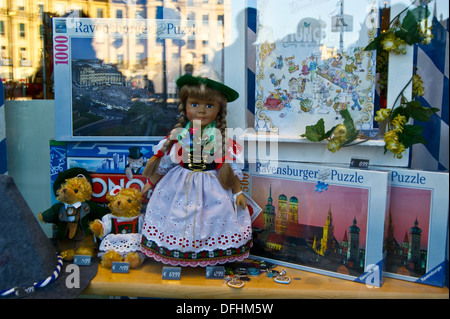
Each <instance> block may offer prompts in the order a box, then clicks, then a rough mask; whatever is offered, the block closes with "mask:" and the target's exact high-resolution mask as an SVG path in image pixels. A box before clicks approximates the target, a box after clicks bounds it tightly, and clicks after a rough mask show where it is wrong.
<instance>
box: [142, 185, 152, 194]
mask: <svg viewBox="0 0 450 319" xmlns="http://www.w3.org/2000/svg"><path fill="white" fill-rule="evenodd" d="M151 189H152V186H151V185H150V184H149V183H148V182H147V183H145V185H144V187H142V195H147V193H148V191H149V190H151Z"/></svg>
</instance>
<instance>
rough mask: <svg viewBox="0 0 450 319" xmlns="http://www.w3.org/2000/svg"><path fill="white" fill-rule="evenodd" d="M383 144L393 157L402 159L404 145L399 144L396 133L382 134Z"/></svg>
mask: <svg viewBox="0 0 450 319" xmlns="http://www.w3.org/2000/svg"><path fill="white" fill-rule="evenodd" d="M384 142H385V143H386V149H388V150H390V151H391V152H392V153H393V154H394V157H396V158H402V157H403V155H402V154H403V152H405V150H406V148H405V145H403V144H402V143H400V142H399V139H398V135H397V132H395V131H389V132H386V133H385V134H384Z"/></svg>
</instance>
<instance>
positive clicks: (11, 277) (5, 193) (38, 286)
mask: <svg viewBox="0 0 450 319" xmlns="http://www.w3.org/2000/svg"><path fill="white" fill-rule="evenodd" d="M69 266H70V267H73V266H74V265H73V264H68V263H65V262H64V263H63V262H62V258H60V257H59V256H58V255H57V251H56V248H55V245H54V244H53V243H52V240H51V239H49V238H48V237H47V236H46V235H45V233H44V231H43V230H42V228H41V226H40V225H39V222H38V221H37V219H36V217H35V216H34V214H33V212H32V211H31V209H30V207H29V206H28V205H27V203H26V201H25V199H24V198H23V197H22V195H21V194H20V192H19V190H18V188H17V186H16V184H15V183H14V180H13V178H12V177H11V176H7V175H0V301H1V300H2V299H4V298H17V294H18V295H19V297H24V298H39V299H72V298H76V297H77V296H78V295H79V294H80V293H82V292H83V290H84V289H85V288H86V287H87V286H88V285H89V283H90V282H91V281H92V279H93V278H94V277H95V275H96V274H97V269H98V263H97V261H96V260H95V259H92V260H91V265H90V266H82V267H81V266H80V267H78V270H79V273H78V274H77V273H76V272H75V271H74V269H72V268H69ZM75 275H76V276H77V277H76V278H75V277H74V278H72V277H69V276H75ZM78 280H79V281H78ZM76 281H78V282H77V285H74V282H76ZM30 291H32V293H31V294H30Z"/></svg>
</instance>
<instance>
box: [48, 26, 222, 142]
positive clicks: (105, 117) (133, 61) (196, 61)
mask: <svg viewBox="0 0 450 319" xmlns="http://www.w3.org/2000/svg"><path fill="white" fill-rule="evenodd" d="M53 24H54V25H53V29H54V35H53V44H54V47H55V54H54V68H55V72H54V76H55V113H56V115H57V116H58V118H59V119H60V120H59V121H57V122H56V135H57V138H58V139H59V140H94V139H95V140H98V139H101V140H104V141H116V140H118V141H124V140H129V138H130V137H133V139H135V140H136V139H137V140H153V139H154V140H157V139H160V138H161V137H164V136H167V135H168V134H169V133H170V130H171V129H172V128H173V127H174V125H175V124H176V123H177V121H178V118H177V116H178V94H177V93H178V89H177V87H176V84H175V80H176V79H177V78H178V77H179V76H181V75H183V74H184V73H186V72H191V73H192V72H193V73H194V74H195V72H197V71H199V70H200V69H201V68H204V67H208V68H209V69H211V70H213V71H214V72H215V73H217V76H218V77H219V78H222V77H223V75H222V65H223V61H222V57H223V54H222V50H223V28H222V21H210V22H209V24H205V22H204V21H200V22H199V21H192V20H167V19H158V20H150V19H89V18H57V19H54V20H53ZM199 49H200V51H201V52H199Z"/></svg>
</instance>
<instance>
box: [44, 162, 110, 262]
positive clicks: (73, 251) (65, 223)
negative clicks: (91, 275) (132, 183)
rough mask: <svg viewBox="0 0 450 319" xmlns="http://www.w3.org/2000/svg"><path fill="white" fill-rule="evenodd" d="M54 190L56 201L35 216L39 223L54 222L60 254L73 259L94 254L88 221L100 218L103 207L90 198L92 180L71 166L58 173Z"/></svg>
mask: <svg viewBox="0 0 450 319" xmlns="http://www.w3.org/2000/svg"><path fill="white" fill-rule="evenodd" d="M53 192H54V193H55V196H56V199H57V200H58V201H59V203H56V204H54V205H53V206H52V207H50V208H49V209H47V210H46V211H44V212H43V213H41V214H39V215H38V219H39V220H40V221H41V222H46V223H53V224H56V228H57V230H56V239H57V240H58V248H59V250H60V252H61V257H62V258H63V259H64V260H66V261H71V260H73V258H74V256H75V255H88V256H95V248H96V244H95V243H94V236H93V234H92V232H91V230H90V228H89V224H90V223H91V222H92V221H93V220H95V219H97V218H102V217H103V215H105V214H106V213H107V211H106V208H103V207H102V206H100V205H98V204H97V203H95V202H93V201H91V200H90V199H91V196H92V179H91V176H90V174H89V172H88V171H86V170H85V169H83V168H80V167H73V168H70V169H68V170H66V171H64V172H62V173H60V174H59V175H58V177H57V178H56V180H55V182H54V184H53Z"/></svg>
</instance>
